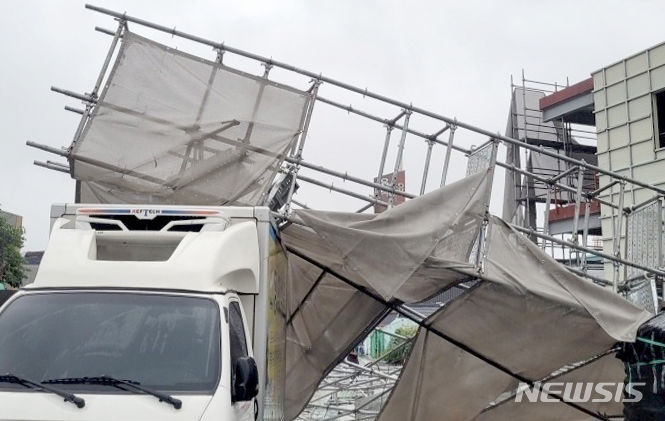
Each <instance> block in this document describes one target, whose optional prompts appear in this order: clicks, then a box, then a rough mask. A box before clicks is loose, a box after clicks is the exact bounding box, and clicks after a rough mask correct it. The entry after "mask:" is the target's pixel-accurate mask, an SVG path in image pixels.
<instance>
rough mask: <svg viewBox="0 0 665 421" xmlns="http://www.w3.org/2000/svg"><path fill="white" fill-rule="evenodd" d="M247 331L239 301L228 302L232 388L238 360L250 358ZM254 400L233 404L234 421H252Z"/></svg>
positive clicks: (233, 299) (235, 299) (231, 300)
mask: <svg viewBox="0 0 665 421" xmlns="http://www.w3.org/2000/svg"><path fill="white" fill-rule="evenodd" d="M248 338H249V334H248V331H247V330H246V329H245V318H244V316H243V313H242V308H241V305H240V301H238V299H237V298H235V297H234V298H232V299H230V300H229V348H230V354H231V373H230V374H231V385H232V387H233V380H234V375H235V373H234V370H235V366H236V361H237V360H238V358H241V357H247V356H250V355H251V354H250V350H251V344H250V343H249V342H248V341H247V339H248ZM255 400H256V398H255V399H252V400H251V401H241V402H233V413H234V418H233V419H234V420H238V421H253V420H254V415H255Z"/></svg>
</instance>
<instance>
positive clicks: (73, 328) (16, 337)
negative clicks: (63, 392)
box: [0, 292, 221, 394]
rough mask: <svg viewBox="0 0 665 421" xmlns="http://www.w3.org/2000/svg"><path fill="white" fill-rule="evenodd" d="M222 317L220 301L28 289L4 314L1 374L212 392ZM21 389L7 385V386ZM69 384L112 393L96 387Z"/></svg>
mask: <svg viewBox="0 0 665 421" xmlns="http://www.w3.org/2000/svg"><path fill="white" fill-rule="evenodd" d="M219 320H220V319H219V306H218V305H217V303H215V302H214V301H213V300H210V299H207V298H198V297H191V296H181V295H161V294H143V293H133V292H132V293H130V292H124V293H116V292H66V293H35V294H26V295H23V296H20V297H18V298H17V299H16V300H14V301H13V302H11V303H10V304H9V305H8V306H7V307H6V308H5V309H4V310H3V311H2V313H0V373H9V372H11V373H13V374H15V375H17V376H25V377H27V378H30V379H33V380H34V381H43V380H46V379H59V378H71V377H94V376H112V377H114V378H117V379H131V380H132V381H136V382H138V383H139V384H141V385H142V386H145V387H150V388H152V389H155V390H163V391H168V392H190V393H196V392H198V393H205V394H212V392H213V391H214V388H215V387H216V385H217V381H218V379H219V371H220V361H221V359H220V348H221V344H220V330H219V329H220V326H219V325H220V323H219ZM59 386H60V385H59ZM19 387H20V386H17V385H15V384H11V383H0V388H3V389H8V388H10V389H17V388H19ZM63 387H64V385H63ZM63 387H61V388H63ZM66 388H68V389H72V390H75V391H81V390H83V391H90V392H99V393H108V392H109V390H113V389H110V388H108V387H104V386H103V385H94V384H72V385H66ZM116 392H117V390H116Z"/></svg>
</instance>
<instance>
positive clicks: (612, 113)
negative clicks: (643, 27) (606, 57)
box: [540, 43, 665, 280]
mask: <svg viewBox="0 0 665 421" xmlns="http://www.w3.org/2000/svg"><path fill="white" fill-rule="evenodd" d="M540 109H541V111H542V112H543V115H544V118H545V119H546V120H549V121H568V122H574V123H577V124H593V125H595V130H596V134H597V158H598V166H599V167H600V168H602V169H605V170H608V171H613V172H616V173H618V174H620V175H623V176H626V177H629V178H631V179H635V180H638V181H640V182H642V183H646V184H650V185H652V186H655V187H659V188H661V189H665V43H661V44H659V45H656V46H654V47H651V48H648V49H646V50H643V51H641V52H639V53H636V54H634V55H632V56H630V57H626V58H625V59H622V60H620V61H617V62H615V63H612V64H610V65H608V66H605V67H603V68H601V69H599V70H596V71H593V72H592V73H591V78H589V79H587V80H584V81H582V82H580V83H578V84H575V85H573V86H570V87H568V88H566V89H563V90H561V91H558V92H556V93H553V94H551V95H549V96H547V97H545V98H543V99H542V100H541V101H540ZM610 184H611V182H610V177H609V176H606V175H602V174H599V175H598V185H599V188H601V189H602V188H603V187H607V189H606V190H604V191H602V192H601V193H600V194H599V196H598V198H599V199H600V200H605V201H608V202H611V203H613V204H614V205H617V206H618V207H623V208H625V209H626V212H625V213H624V215H623V216H622V220H621V222H619V215H620V212H619V211H618V210H616V209H613V208H612V207H610V206H607V205H602V206H600V209H601V216H600V220H601V225H602V244H603V251H604V252H605V253H608V254H616V253H617V251H619V252H620V253H621V254H622V255H623V256H625V257H626V258H628V259H632V260H634V261H636V262H638V263H643V264H646V265H648V266H651V267H662V266H663V251H664V250H665V247H664V243H663V238H664V237H665V236H664V235H663V233H662V222H663V214H662V213H663V208H662V202H661V199H660V198H659V197H658V195H657V194H656V193H655V192H654V191H653V190H650V189H646V188H643V187H640V186H636V185H634V184H631V183H627V184H626V185H625V190H624V194H623V195H622V194H620V193H621V189H622V186H621V185H620V184H614V185H610ZM656 227H659V228H656ZM615 238H620V239H621V241H620V242H619V243H618V244H615ZM617 248H618V250H617ZM612 270H613V266H612V265H610V264H606V265H605V277H606V278H607V279H611V277H612ZM631 275H632V276H631ZM639 275H641V273H639V272H637V271H634V270H630V269H629V270H628V271H627V274H626V275H625V276H626V278H627V279H628V280H630V279H631V277H635V276H639Z"/></svg>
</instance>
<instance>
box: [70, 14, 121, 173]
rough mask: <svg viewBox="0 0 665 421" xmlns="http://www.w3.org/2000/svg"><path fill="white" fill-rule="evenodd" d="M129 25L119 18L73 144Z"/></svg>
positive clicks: (79, 133) (86, 118)
mask: <svg viewBox="0 0 665 421" xmlns="http://www.w3.org/2000/svg"><path fill="white" fill-rule="evenodd" d="M126 25H127V21H126V20H125V19H124V18H120V19H118V29H116V31H115V34H114V35H113V40H112V41H111V46H110V47H109V51H108V53H106V58H105V59H104V64H102V69H101V70H100V71H99V75H98V76H97V80H96V81H95V86H94V87H93V88H92V92H90V98H91V99H92V101H88V102H86V104H85V111H83V116H82V117H81V121H79V125H78V127H77V128H76V131H75V132H74V140H73V141H72V146H73V145H74V144H75V143H76V142H77V141H78V140H79V137H80V136H81V133H82V132H83V128H84V127H85V124H86V123H87V121H88V118H89V117H90V113H91V112H92V108H93V107H94V103H95V100H96V99H97V93H98V92H99V88H101V86H102V82H103V81H104V76H106V70H108V68H109V65H110V64H111V58H112V57H113V53H114V52H115V47H116V46H117V45H118V40H119V39H120V38H121V37H122V33H123V31H124V29H125V27H126ZM72 164H73V163H72V162H70V167H71V168H72V171H73V168H74V167H73V165H72Z"/></svg>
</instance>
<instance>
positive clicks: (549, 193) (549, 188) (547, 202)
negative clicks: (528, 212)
mask: <svg viewBox="0 0 665 421" xmlns="http://www.w3.org/2000/svg"><path fill="white" fill-rule="evenodd" d="M551 204H552V186H551V185H549V184H547V196H546V197H545V217H544V221H543V233H544V234H545V235H550V205H551ZM545 246H546V241H545V239H542V243H541V244H540V247H541V248H542V249H543V251H545ZM552 257H554V255H552Z"/></svg>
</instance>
